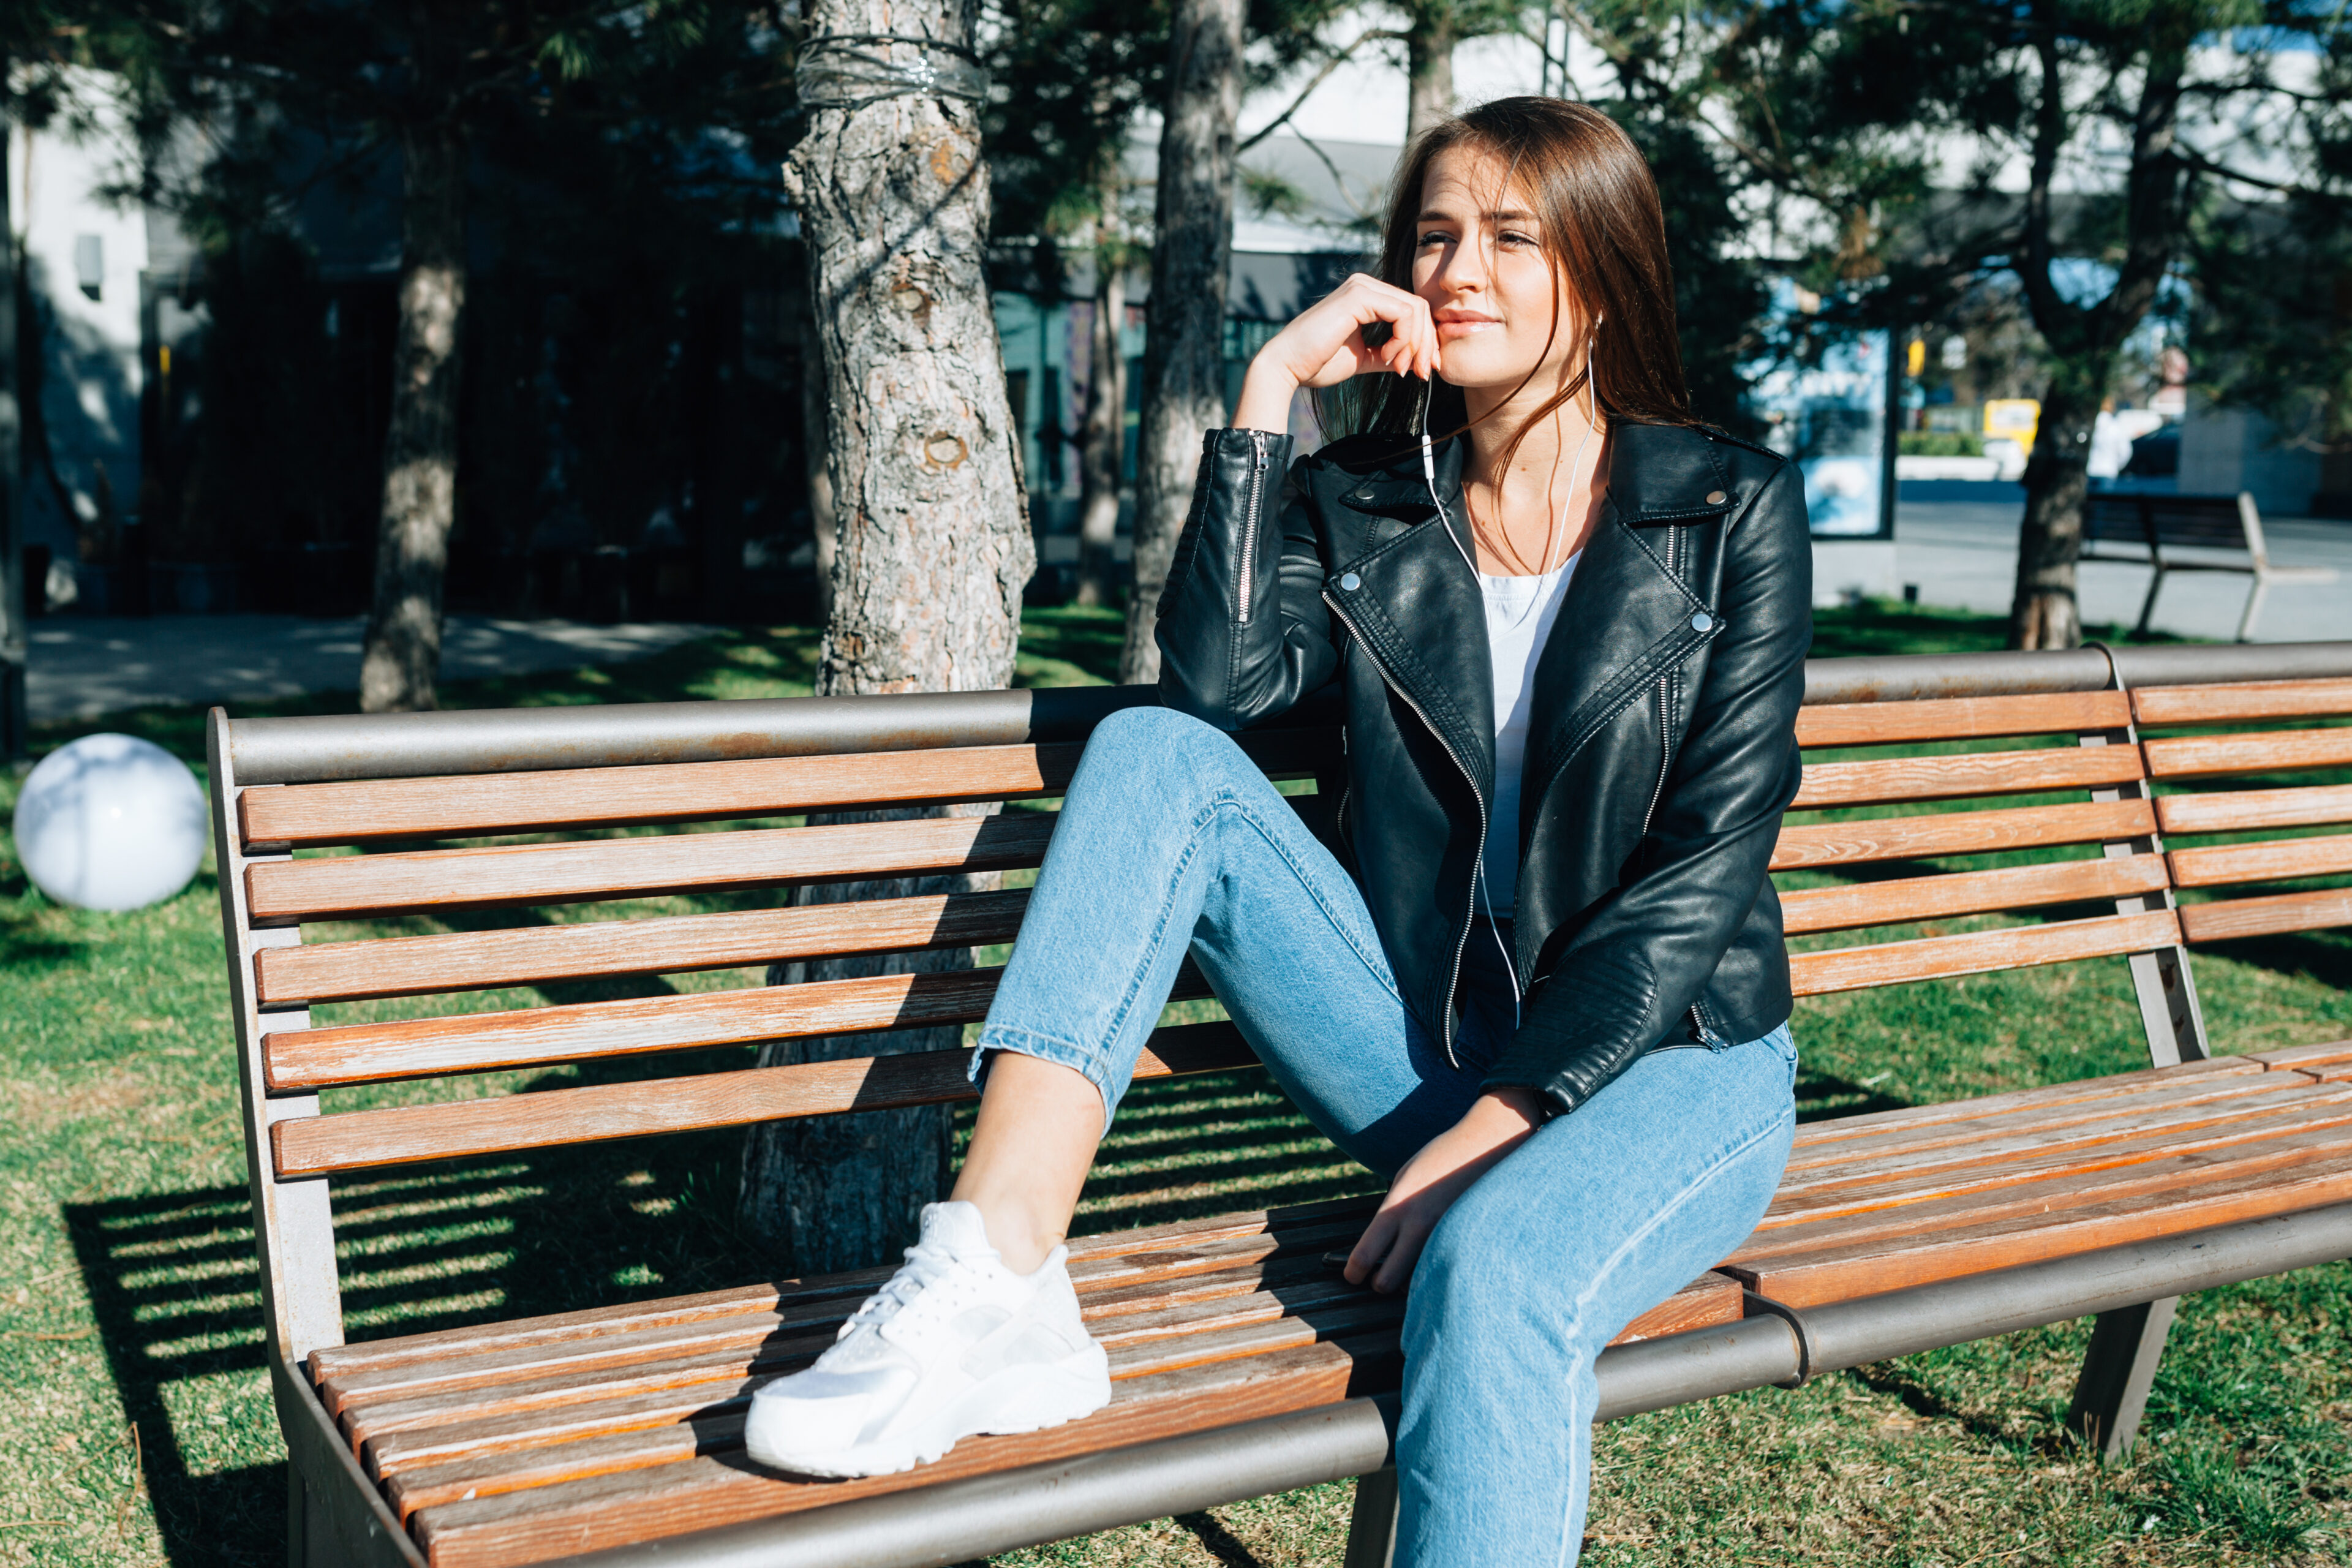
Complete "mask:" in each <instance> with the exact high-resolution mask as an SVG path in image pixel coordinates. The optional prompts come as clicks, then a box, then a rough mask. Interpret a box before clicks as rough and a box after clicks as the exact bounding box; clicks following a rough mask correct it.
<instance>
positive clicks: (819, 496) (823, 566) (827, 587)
mask: <svg viewBox="0 0 2352 1568" xmlns="http://www.w3.org/2000/svg"><path fill="white" fill-rule="evenodd" d="M800 343H801V463H802V468H803V472H804V474H805V476H806V478H807V480H808V509H809V535H810V539H811V541H812V546H811V548H812V558H813V561H814V570H815V573H816V614H817V620H818V621H819V623H820V624H829V623H830V622H831V621H832V619H833V564H834V561H835V557H836V555H837V554H838V551H837V550H836V548H835V545H836V540H835V534H834V521H833V474H832V470H831V469H830V468H828V467H827V465H826V459H825V454H826V453H827V452H828V451H830V450H831V449H832V447H833V443H832V441H831V440H829V439H828V438H827V437H826V430H825V426H826V420H825V416H824V398H825V379H824V344H823V343H821V342H818V341H817V330H816V321H815V318H814V316H811V317H808V318H806V319H804V320H803V321H802V322H801V324H800Z"/></svg>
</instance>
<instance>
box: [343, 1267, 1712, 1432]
mask: <svg viewBox="0 0 2352 1568" xmlns="http://www.w3.org/2000/svg"><path fill="white" fill-rule="evenodd" d="M1322 1267H1323V1266H1322V1265H1321V1262H1320V1259H1319V1258H1313V1257H1308V1258H1293V1259H1291V1260H1289V1262H1288V1263H1287V1264H1281V1263H1272V1264H1269V1262H1268V1261H1267V1260H1260V1261H1257V1262H1254V1263H1253V1264H1252V1265H1250V1266H1249V1267H1247V1268H1242V1269H1234V1270H1227V1271H1224V1272H1223V1273H1219V1274H1214V1275H1205V1276H1203V1275H1188V1276H1185V1277H1183V1278H1182V1279H1179V1280H1176V1281H1172V1282H1165V1283H1162V1284H1161V1285H1160V1286H1158V1287H1156V1288H1155V1289H1158V1290H1159V1291H1160V1305H1158V1306H1156V1307H1154V1308H1152V1309H1150V1310H1134V1311H1120V1312H1108V1311H1105V1310H1101V1308H1102V1305H1103V1303H1104V1302H1105V1300H1106V1299H1107V1298H1108V1297H1112V1296H1118V1295H1124V1294H1126V1293H1127V1292H1125V1291H1103V1290H1100V1289H1097V1290H1094V1291H1092V1292H1085V1291H1082V1292H1081V1300H1082V1301H1083V1302H1085V1303H1086V1312H1087V1331H1088V1332H1089V1333H1091V1334H1092V1335H1093V1336H1094V1338H1095V1339H1096V1340H1097V1342H1100V1343H1102V1344H1103V1345H1104V1346H1105V1347H1106V1348H1107V1349H1110V1350H1112V1351H1113V1352H1115V1356H1116V1358H1117V1359H1115V1360H1114V1363H1113V1374H1114V1376H1118V1375H1140V1374H1142V1373H1146V1372H1150V1371H1153V1370H1160V1368H1159V1367H1153V1366H1147V1365H1144V1364H1143V1363H1140V1362H1139V1360H1138V1359H1137V1358H1136V1357H1134V1356H1133V1355H1131V1354H1129V1353H1128V1352H1129V1347H1132V1346H1139V1345H1146V1344H1151V1343H1153V1342H1166V1341H1170V1340H1172V1339H1176V1338H1179V1337H1193V1336H1199V1335H1202V1334H1208V1333H1213V1332H1215V1331H1219V1330H1223V1329H1229V1328H1234V1327H1238V1326H1243V1325H1250V1324H1263V1323H1269V1322H1273V1321H1278V1320H1281V1319H1284V1318H1296V1319H1302V1320H1303V1321H1305V1323H1306V1325H1307V1327H1308V1328H1310V1329H1313V1330H1316V1331H1320V1333H1321V1334H1322V1336H1323V1337H1328V1336H1329V1334H1330V1332H1331V1331H1333V1329H1334V1327H1335V1322H1334V1319H1333V1318H1332V1316H1331V1314H1332V1313H1333V1312H1335V1311H1338V1310H1349V1311H1370V1313H1372V1314H1373V1317H1374V1320H1375V1321H1385V1320H1386V1319H1389V1318H1392V1317H1393V1316H1395V1315H1396V1314H1397V1313H1398V1312H1400V1311H1401V1310H1402V1298H1401V1297H1387V1298H1380V1297H1374V1296H1373V1295H1372V1294H1371V1293H1370V1291H1367V1290H1365V1289H1361V1288H1360V1287H1356V1286H1351V1285H1349V1284H1348V1283H1347V1281H1346V1280H1345V1279H1341V1278H1339V1276H1338V1275H1336V1274H1334V1273H1331V1272H1329V1271H1328V1269H1325V1270H1324V1271H1323V1272H1321V1273H1320V1274H1308V1273H1305V1272H1304V1270H1306V1269H1307V1268H1318V1269H1319V1268H1322ZM1269 1268H1272V1269H1273V1270H1274V1271H1276V1272H1286V1273H1287V1275H1288V1276H1289V1277H1288V1278H1286V1279H1275V1280H1272V1283H1273V1285H1274V1288H1272V1289H1257V1288H1255V1287H1256V1286H1258V1285H1260V1284H1265V1283H1267V1282H1268V1281H1269ZM1139 1289H1142V1288H1139ZM856 1299H857V1298H856V1297H854V1296H853V1297H850V1298H847V1299H846V1300H847V1301H849V1302H854V1301H855V1300H856ZM842 1310H844V1311H845V1310H847V1308H846V1305H845V1306H844V1307H843V1308H842ZM1741 1311H1742V1306H1741V1300H1740V1293H1739V1285H1738V1281H1737V1280H1735V1279H1731V1278H1729V1277H1728V1276H1727V1275H1722V1274H1717V1273H1713V1272H1710V1273H1707V1274H1704V1275H1701V1276H1700V1277H1699V1278H1698V1279H1695V1280H1693V1281H1691V1282H1690V1283H1689V1284H1688V1285H1686V1286H1685V1287H1684V1288H1683V1289H1680V1290H1677V1291H1676V1292H1675V1294H1674V1295H1673V1296H1671V1297H1669V1298H1668V1299H1667V1300H1664V1301H1663V1302H1661V1303H1659V1304H1658V1305H1657V1306H1655V1307H1653V1308H1651V1309H1650V1310H1648V1311H1646V1312H1644V1313H1643V1314H1642V1315H1641V1316H1640V1317H1638V1318H1636V1319H1635V1320H1634V1321H1633V1322H1632V1323H1630V1324H1628V1325H1627V1326H1626V1328H1625V1329H1624V1330H1623V1331H1622V1332H1620V1333H1619V1334H1618V1335H1617V1337H1616V1338H1615V1339H1614V1340H1612V1343H1618V1344H1622V1343H1627V1342H1633V1341H1636V1340H1642V1339H1650V1338H1656V1337H1659V1336H1661V1335H1664V1334H1674V1333H1683V1332H1686V1331H1690V1330H1692V1329H1696V1328H1703V1327H1706V1326H1707V1325H1709V1324H1714V1323H1723V1322H1732V1321H1738V1318H1739V1317H1740V1315H1741ZM740 1328H741V1332H740V1334H739V1335H738V1336H737V1342H736V1343H735V1344H734V1346H733V1347H732V1348H717V1349H709V1350H705V1351H703V1352H699V1353H695V1354H689V1355H671V1356H667V1357H652V1358H649V1359H646V1360H644V1361H639V1362H624V1363H619V1364H618V1365H616V1366H614V1367H613V1368H612V1369H611V1370H609V1371H605V1372H603V1373H598V1372H595V1371H593V1370H591V1369H588V1368H584V1367H582V1366H577V1365H570V1364H561V1365H559V1366H558V1367H557V1370H555V1371H553V1372H552V1373H550V1374H549V1375H544V1376H541V1377H538V1378H533V1379H527V1380H520V1381H515V1380H509V1381H500V1382H495V1383H485V1384H462V1385H457V1386H454V1387H444V1388H442V1389H440V1390H438V1391H436V1392H432V1393H426V1394H416V1393H402V1392H395V1393H394V1394H391V1396H389V1397H386V1396H385V1395H384V1394H381V1393H372V1394H362V1395H360V1396H358V1397H352V1396H349V1395H348V1394H345V1395H342V1396H341V1397H338V1396H337V1395H336V1394H330V1398H331V1403H332V1405H333V1407H334V1408H336V1409H337V1410H338V1411H339V1413H340V1414H341V1417H342V1422H343V1426H344V1427H345V1429H346V1431H347V1433H348V1435H349V1436H350V1437H351V1439H352V1442H353V1443H354V1445H355V1446H356V1447H358V1448H359V1449H360V1451H361V1454H362V1460H363V1462H364V1463H365V1464H366V1465H367V1467H368V1468H369V1470H370V1472H371V1473H372V1474H374V1475H377V1476H379V1477H382V1476H390V1475H396V1474H399V1473H401V1472H404V1471H410V1470H415V1469H417V1468H422V1467H425V1466H429V1465H446V1464H450V1463H455V1462H459V1461H466V1460H472V1459H478V1458H488V1457H489V1456H492V1455H497V1454H505V1453H516V1452H520V1451H523V1450H525V1449H530V1448H535V1447H548V1446H551V1445H554V1444H558V1443H566V1442H572V1441H577V1440H580V1439H582V1438H585V1437H593V1436H605V1435H609V1434H614V1433H623V1432H635V1431H644V1430H646V1429H649V1428H654V1427H659V1426H667V1425H674V1424H677V1423H682V1422H685V1421H688V1420H689V1419H693V1418H695V1417H697V1416H698V1415H707V1414H712V1413H716V1412H719V1411H720V1410H723V1409H724V1408H726V1407H727V1405H740V1400H741V1397H742V1396H743V1395H744V1394H748V1392H749V1388H750V1386H751V1384H755V1383H757V1382H758V1381H761V1380H764V1379H765V1378H766V1377H769V1376H773V1375H777V1374H779V1373H782V1372H785V1371H788V1370H791V1369H792V1368H793V1366H795V1365H797V1364H800V1363H804V1362H805V1361H806V1360H807V1359H808V1358H809V1357H811V1356H813V1355H814V1353H815V1352H817V1351H820V1350H822V1349H823V1348H824V1346H825V1345H826V1344H829V1343H831V1342H832V1337H833V1336H832V1328H831V1324H830V1322H826V1323H822V1324H821V1323H817V1322H814V1321H811V1322H808V1323H804V1324H802V1325H800V1326H799V1327H798V1328H797V1329H796V1330H794V1331H793V1332H791V1333H788V1334H780V1333H779V1332H778V1331H777V1329H776V1326H775V1319H774V1317H773V1315H772V1314H768V1313H760V1314H747V1315H745V1317H744V1318H742V1319H741V1320H740ZM1221 1353H1226V1352H1222V1351H1218V1350H1216V1349H1214V1348H1212V1349H1211V1350H1210V1351H1208V1352H1188V1351H1181V1350H1180V1351H1178V1352H1175V1354H1174V1356H1173V1357H1172V1359H1173V1360H1179V1361H1186V1362H1200V1361H1206V1360H1211V1359H1215V1357H1216V1355H1217V1354H1221ZM468 1359H470V1358H457V1365H458V1366H459V1367H462V1366H463V1365H464V1364H465V1363H466V1361H467V1360H468ZM1160 1361H1161V1362H1163V1363H1167V1362H1169V1361H1171V1356H1170V1355H1168V1354H1165V1353H1162V1354H1160ZM600 1364H601V1363H600ZM672 1440H673V1441H674V1440H676V1439H675V1437H673V1439H672ZM670 1457H674V1458H682V1457H685V1456H683V1455H673V1456H670Z"/></svg>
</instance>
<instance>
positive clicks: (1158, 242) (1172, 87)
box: [1118, 0, 1242, 682]
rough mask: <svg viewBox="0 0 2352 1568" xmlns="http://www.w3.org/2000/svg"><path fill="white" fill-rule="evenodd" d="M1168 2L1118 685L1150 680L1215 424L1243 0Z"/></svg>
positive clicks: (1221, 407) (1220, 403)
mask: <svg viewBox="0 0 2352 1568" xmlns="http://www.w3.org/2000/svg"><path fill="white" fill-rule="evenodd" d="M1173 10H1174V15H1173V16H1171V21H1170V28H1169V31H1170V34H1171V59H1170V63H1169V70H1168V79H1169V93H1168V110H1167V118H1166V120H1165V121H1163V122H1162V123H1161V126H1160V175H1159V193H1158V195H1159V201H1158V205H1157V208H1156V217H1155V220H1154V228H1155V230H1156V232H1155V235H1154V237H1153V240H1152V246H1151V302H1150V307H1149V314H1148V317H1147V326H1146V333H1145V339H1144V345H1143V419H1142V427H1141V429H1140V430H1139V432H1138V436H1139V439H1138V441H1137V444H1136V458H1135V592H1134V595H1133V596H1132V597H1131V598H1129V601H1128V605H1127V644H1126V647H1124V648H1123V649H1122V650H1121V651H1120V654H1119V661H1118V669H1119V679H1121V680H1122V681H1128V682H1139V681H1145V682H1148V681H1154V680H1157V679H1160V647H1159V645H1158V644H1156V643H1155V642H1153V641H1152V638H1151V630H1152V623H1153V622H1154V621H1155V620H1156V619H1157V618H1158V616H1159V609H1160V589H1161V588H1162V587H1163V586H1165V585H1166V584H1167V581H1168V566H1169V563H1170V561H1171V558H1172V557H1173V556H1174V554H1175V552H1176V539H1177V536H1178V535H1179V534H1181V533H1182V532H1183V531H1184V514H1185V512H1186V511H1187V510H1190V508H1191V505H1192V479H1193V477H1194V475H1195V474H1196V473H1197V472H1198V471H1199V468H1200V464H1201V440H1202V437H1204V436H1206V435H1207V434H1208V433H1209V432H1210V431H1211V430H1213V429H1215V428H1217V427H1218V426H1221V425H1223V423H1224V422H1225V385H1224V383H1225V367H1224V329H1225V288H1226V282H1227V279H1228V275H1229V274H1230V272H1231V270H1232V267H1233V243H1234V121H1236V120H1237V119H1238V118H1239V117H1240V114H1241V102H1242V0H1176V3H1175V5H1174V7H1173Z"/></svg>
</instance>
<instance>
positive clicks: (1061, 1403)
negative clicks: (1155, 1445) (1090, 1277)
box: [744, 1344, 1110, 1480]
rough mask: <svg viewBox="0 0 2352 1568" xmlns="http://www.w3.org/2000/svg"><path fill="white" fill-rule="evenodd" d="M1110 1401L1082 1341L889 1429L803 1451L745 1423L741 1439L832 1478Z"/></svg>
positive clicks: (882, 1468) (783, 1462)
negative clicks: (892, 1432) (867, 1439)
mask: <svg viewBox="0 0 2352 1568" xmlns="http://www.w3.org/2000/svg"><path fill="white" fill-rule="evenodd" d="M1109 1403H1110V1358H1109V1357H1108V1355H1106V1354H1104V1352H1103V1348H1102V1347H1101V1346H1100V1345H1097V1344H1089V1345H1087V1348H1086V1349H1085V1350H1083V1351H1080V1352H1077V1353H1076V1354H1075V1355H1072V1356H1070V1357H1068V1358H1067V1359H1066V1360H1064V1361H1060V1362H1056V1363H1054V1364H1053V1365H1052V1366H1049V1367H1038V1366H1013V1367H1006V1368H1004V1369H1003V1371H1001V1372H999V1373H996V1374H995V1375H993V1376H992V1377H989V1378H987V1379H985V1380H983V1381H982V1382H980V1383H977V1384H973V1385H972V1386H971V1387H970V1388H968V1389H966V1390H965V1391H964V1392H963V1393H962V1394H959V1395H957V1397H956V1398H954V1399H953V1400H951V1401H950V1402H949V1403H948V1404H947V1405H944V1406H942V1407H941V1408H940V1410H938V1411H937V1412H935V1413H933V1415H931V1416H930V1418H929V1419H928V1420H926V1421H924V1422H922V1423H921V1424H919V1425H918V1426H914V1427H912V1428H910V1429H909V1430H908V1431H905V1432H901V1433H899V1434H898V1435H896V1436H890V1437H882V1438H877V1439H876V1440H875V1441H873V1442H871V1443H856V1444H853V1445H851V1446H850V1447H846V1448H831V1449H811V1450H807V1451H804V1452H803V1451H797V1450H793V1449H788V1448H776V1447H769V1446H768V1445H767V1444H765V1443H763V1442H761V1441H759V1440H758V1438H757V1436H755V1435H754V1433H753V1432H752V1430H751V1428H750V1426H746V1428H745V1431H744V1447H745V1450H746V1451H747V1452H749V1453H750V1455H751V1458H754V1459H756V1460H758V1461H759V1462H760V1463H761V1464H762V1465H766V1466H768V1467H769V1468H772V1469H778V1470H789V1471H791V1472H793V1474H794V1475H802V1476H823V1477H824V1478H826V1479H831V1480H849V1479H856V1478H859V1477H864V1476H895V1475H898V1474H899V1473H900V1472H902V1471H906V1470H911V1469H913V1468H915V1467H916V1466H917V1465H928V1464H929V1463H931V1462H932V1461H933V1460H935V1459H937V1458H940V1456H942V1455H944V1454H945V1453H946V1452H947V1451H948V1450H949V1449H950V1448H952V1447H955V1446H956V1445H957V1444H958V1443H960V1442H961V1441H962V1440H963V1439H964V1438H966V1437H975V1436H981V1435H982V1434H983V1433H985V1434H989V1435H992V1436H1012V1435H1013V1434H1016V1433H1022V1432H1042V1431H1045V1429H1046V1428H1048V1427H1051V1426H1062V1425H1064V1424H1065V1423H1066V1422H1071V1421H1076V1420H1078V1419H1079V1418H1081V1417H1083V1416H1087V1415H1093V1414H1094V1413H1095V1412H1096V1411H1097V1410H1100V1409H1101V1408H1102V1407H1103V1406H1104V1405H1108V1404H1109Z"/></svg>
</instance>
